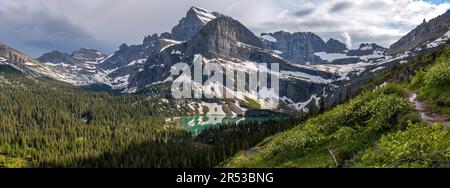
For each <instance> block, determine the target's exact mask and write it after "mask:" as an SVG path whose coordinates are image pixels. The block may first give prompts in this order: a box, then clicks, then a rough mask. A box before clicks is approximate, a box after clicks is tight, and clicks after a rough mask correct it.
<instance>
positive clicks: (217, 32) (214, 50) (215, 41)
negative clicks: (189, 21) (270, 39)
mask: <svg viewBox="0 0 450 188" xmlns="http://www.w3.org/2000/svg"><path fill="white" fill-rule="evenodd" d="M186 45H187V53H189V54H203V55H204V56H205V57H217V56H220V57H244V56H246V55H245V54H246V50H245V49H247V47H250V48H261V49H262V48H264V45H263V43H262V42H261V40H260V39H259V38H258V37H256V36H255V35H254V34H253V33H252V32H251V31H250V30H249V29H247V28H246V27H245V26H243V25H242V24H241V23H239V21H237V20H234V19H232V18H230V17H221V18H217V19H215V20H213V21H211V22H210V23H209V24H207V25H206V26H205V27H204V28H202V29H201V30H200V31H199V32H198V33H197V34H196V35H195V36H194V37H193V39H192V40H190V41H188V42H187V43H186Z"/></svg>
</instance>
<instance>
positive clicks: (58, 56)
mask: <svg viewBox="0 0 450 188" xmlns="http://www.w3.org/2000/svg"><path fill="white" fill-rule="evenodd" d="M37 60H38V61H40V62H42V63H51V64H68V65H80V64H81V63H82V61H80V60H78V59H75V58H74V57H72V56H70V55H69V54H66V53H63V52H59V51H52V52H49V53H46V54H44V55H42V56H41V57H39V58H37Z"/></svg>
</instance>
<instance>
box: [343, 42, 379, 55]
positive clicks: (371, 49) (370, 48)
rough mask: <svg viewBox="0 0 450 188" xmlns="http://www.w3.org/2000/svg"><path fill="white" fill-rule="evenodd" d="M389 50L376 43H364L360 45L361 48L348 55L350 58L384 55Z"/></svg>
mask: <svg viewBox="0 0 450 188" xmlns="http://www.w3.org/2000/svg"><path fill="white" fill-rule="evenodd" d="M386 51H387V49H386V48H384V47H382V46H379V45H377V44H375V43H372V44H368V43H363V44H361V45H359V48H358V49H356V50H350V51H349V52H348V53H347V55H348V56H368V55H373V54H381V55H384V54H385V53H386Z"/></svg>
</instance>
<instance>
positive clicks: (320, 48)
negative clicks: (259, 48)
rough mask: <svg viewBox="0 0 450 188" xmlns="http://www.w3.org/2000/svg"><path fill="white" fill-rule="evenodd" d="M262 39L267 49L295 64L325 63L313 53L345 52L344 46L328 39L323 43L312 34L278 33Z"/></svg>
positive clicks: (264, 36) (263, 36) (263, 35)
mask: <svg viewBox="0 0 450 188" xmlns="http://www.w3.org/2000/svg"><path fill="white" fill-rule="evenodd" d="M262 39H263V41H264V43H265V45H266V46H267V47H269V48H270V49H272V50H274V51H276V52H278V53H279V54H280V56H281V57H283V58H284V59H287V60H290V61H293V62H295V63H297V64H320V63H325V62H324V61H323V60H322V59H320V58H318V57H317V56H316V55H314V53H317V52H328V53H338V52H339V53H342V52H344V51H345V50H347V48H346V46H345V44H343V43H341V42H339V41H337V40H335V39H330V40H329V41H327V43H325V42H324V41H323V40H322V38H320V37H319V36H317V35H316V34H314V33H310V32H307V33H302V32H298V33H293V34H291V33H288V32H283V31H279V32H276V33H269V34H262Z"/></svg>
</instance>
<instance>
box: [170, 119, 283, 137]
mask: <svg viewBox="0 0 450 188" xmlns="http://www.w3.org/2000/svg"><path fill="white" fill-rule="evenodd" d="M280 119H283V117H281V116H258V117H242V116H235V117H231V116H214V115H213V116H211V115H207V116H206V115H205V116H199V115H195V116H184V117H182V118H180V119H179V120H178V122H177V123H178V125H180V126H181V128H183V129H184V130H186V131H187V132H189V133H191V134H192V135H193V136H197V135H199V134H200V133H202V132H203V131H206V130H208V129H211V128H214V127H217V126H221V125H226V124H234V123H236V124H238V125H239V124H240V123H244V122H257V123H263V122H267V121H276V120H280Z"/></svg>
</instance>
